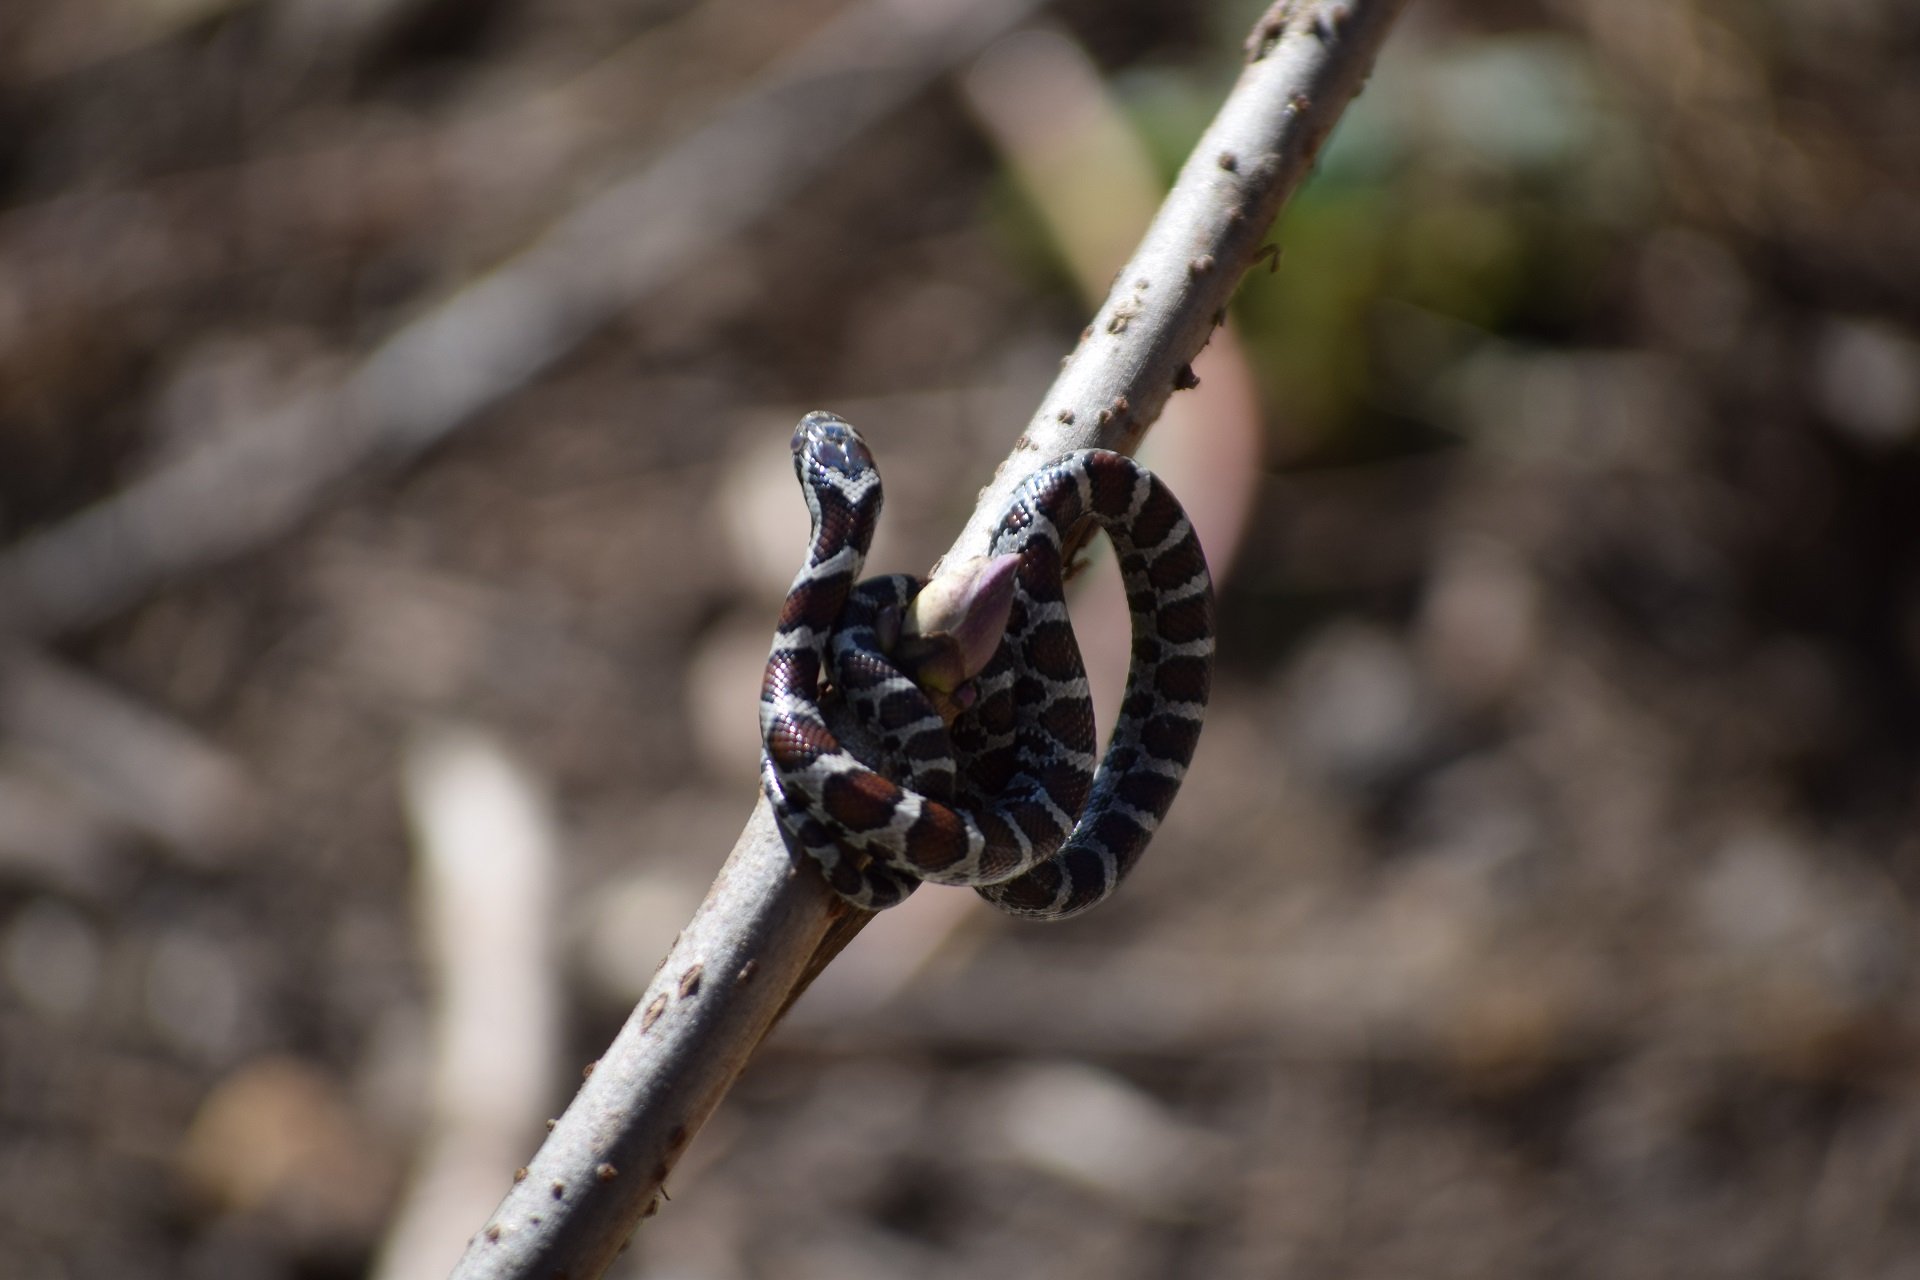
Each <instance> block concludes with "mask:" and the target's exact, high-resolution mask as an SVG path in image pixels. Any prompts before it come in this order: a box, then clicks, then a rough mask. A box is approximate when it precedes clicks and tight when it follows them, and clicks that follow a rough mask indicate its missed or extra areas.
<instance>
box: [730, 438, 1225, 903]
mask: <svg viewBox="0 0 1920 1280" xmlns="http://www.w3.org/2000/svg"><path fill="white" fill-rule="evenodd" d="M793 459H794V471H795V473H796V474H797V475H798V477H799V479H800V486H801V490H802V492H803V493H804V494H805V497H806V502H807V508H808V511H809V513H810V514H811V516H812V520H813V534H812V542H811V544H810V546H809V549H808V553H807V561H806V564H805V565H804V566H802V568H801V570H800V572H799V574H798V576H796V577H795V579H794V582H793V587H792V589H791V590H790V591H789V592H788V595H787V598H786V603H785V605H784V607H783V608H782V610H781V614H780V622H779V627H778V629H777V631H776V632H775V635H774V641H773V651H772V653H771V654H770V655H769V657H768V659H767V667H766V675H765V678H764V680H763V682H762V684H761V690H760V732H761V740H762V744H763V747H764V751H763V753H762V766H761V783H762V786H763V787H764V789H765V791H766V793H767V798H768V800H769V801H771V802H772V805H773V808H774V811H775V813H776V814H777V816H778V817H779V820H780V823H781V826H782V828H783V829H784V831H785V832H786V834H787V837H788V840H789V842H790V843H791V844H792V845H793V846H794V847H795V848H798V849H804V850H805V851H806V852H807V853H809V854H810V855H812V856H813V858H815V859H816V860H817V861H818V862H819V864H820V866H821V868H822V869H823V870H824V872H825V873H826V877H827V881H828V883H829V884H830V885H831V886H832V887H833V889H834V890H835V892H837V893H839V894H840V895H841V896H842V897H843V898H845V899H847V900H848V901H849V902H851V903H853V904H854V905H855V906H859V907H863V908H866V909H869V910H879V909H881V908H883V907H888V906H892V905H893V904H895V903H897V902H898V901H900V899H901V898H903V897H905V896H906V895H907V893H909V892H911V891H912V889H913V887H914V886H915V885H916V884H917V883H918V882H920V881H922V880H929V881H934V882H936V883H941V884H961V885H972V886H973V887H975V888H976V889H977V890H978V891H979V892H980V893H981V895H982V896H984V897H985V898H986V899H987V900H988V901H989V902H991V903H993V904H994V905H995V906H997V907H999V908H1001V909H1002V910H1004V911H1009V912H1012V913H1013V914H1015V915H1022V916H1031V917H1037V918H1043V919H1058V918H1061V917H1065V916H1069V915H1073V914H1076V913H1078V912H1080V911H1084V910H1086V909H1087V908H1088V907H1091V906H1093V905H1094V904H1095V903H1097V902H1099V901H1100V900H1102V899H1103V898H1105V897H1106V896H1107V895H1108V894H1109V893H1111V892H1112V891H1113V889H1114V888H1115V886H1116V885H1118V884H1119V883H1120V880H1121V879H1122V877H1124V876H1125V875H1126V874H1127V872H1128V871H1129V870H1130V869H1131V868H1132V867H1133V865H1134V863H1135V862H1137V861H1138V859H1139V857H1140V855H1141V853H1142V852H1143V851H1144V850H1145V849H1146V846H1147V843H1148V842H1149V841H1150V840H1151V839H1152V838H1153V833H1154V831H1155V830H1156V829H1157V828H1158V826H1159V824H1160V821H1161V819H1162V818H1164V817H1165V816H1166V813H1167V809H1168V807H1169V806H1170V805H1171V804H1172V803H1173V797H1174V794H1175V792H1176V791H1178V790H1179V787H1180V782H1181V780H1182V778H1184V777H1185V775H1186V770H1187V765H1188V763H1189V761H1191V760H1192V758H1193V751H1194V746H1195V744H1196V743H1197V742H1198V740H1199V736H1200V724H1201V718H1202V715H1203V713H1204V711H1205V709H1206V701H1207V693H1208V689H1209V687H1210V685H1211V682H1212V669H1213V585H1212V579H1211V578H1210V577H1209V575H1208V573H1207V564H1206V559H1205V557H1204V556H1203V555H1202V553H1201V550H1200V543H1199V540H1198V538H1196V537H1195V535H1194V531H1193V526H1192V524H1191V523H1189V521H1188V520H1187V516H1186V513H1185V512H1184V511H1183V510H1182V509H1181V507H1180V504H1179V502H1178V501H1177V500H1176V499H1175V498H1174V496H1173V495H1172V493H1170V492H1169V491H1168V490H1167V487H1166V486H1165V485H1164V484H1162V483H1161V481H1160V480H1159V479H1158V478H1156V477H1155V476H1154V475H1153V474H1152V473H1151V472H1149V471H1147V470H1145V469H1144V468H1142V467H1140V466H1139V465H1138V464H1137V463H1135V462H1134V461H1133V460H1132V459H1130V458H1127V457H1125V456H1124V455H1121V454H1117V453H1109V452H1106V451H1104V450H1088V451H1085V452H1081V453H1075V454H1070V455H1068V456H1066V457H1064V458H1062V459H1060V460H1058V461H1056V462H1054V463H1052V464H1050V465H1049V466H1047V467H1044V468H1042V469H1041V470H1040V471H1038V472H1037V473H1035V474H1034V475H1033V476H1031V477H1029V478H1028V479H1027V480H1026V481H1025V482H1024V483H1023V484H1021V486H1020V487H1019V489H1018V490H1016V492H1015V493H1014V495H1013V497H1012V499H1011V500H1010V501H1009V503H1008V505H1007V507H1006V510H1005V512H1004V513H1003V514H1002V515H1001V517H1000V520H999V522H998V524H997V526H996V527H995V532H994V535H993V541H992V548H991V549H992V553H993V554H994V555H1007V554H1014V555H1018V557H1019V564H1018V567H1017V569H1016V570H1015V571H1014V574H1015V587H1014V599H1013V605H1012V609H1011V612H1010V614H1009V616H1008V622H1007V628H1006V632H1005V637H1004V639H1003V640H1002V642H1001V645H1000V648H999V650H998V652H997V653H996V655H995V656H994V658H993V660H992V661H991V662H990V663H989V664H988V665H987V667H986V668H985V670H983V671H982V672H981V673H980V675H979V676H978V678H977V680H976V681H975V689H974V690H972V693H973V694H974V697H973V700H972V701H971V702H970V704H969V705H968V706H967V708H966V709H965V711H964V712H963V713H962V714H961V715H959V717H958V718H956V719H955V720H954V721H953V723H952V724H951V726H948V725H946V724H945V723H944V722H943V721H942V720H941V717H940V716H939V715H938V713H936V712H935V710H934V709H933V707H932V705H931V704H930V703H929V702H928V700H927V699H926V697H925V695H924V694H922V692H921V691H920V690H919V688H918V687H917V686H916V685H915V684H914V683H913V681H912V680H911V679H909V678H908V677H907V676H905V675H904V674H902V673H901V672H900V671H899V670H898V669H897V668H896V667H895V666H894V665H893V663H892V662H891V660H890V659H889V658H888V656H887V653H886V651H885V649H886V644H885V633H886V631H887V630H888V627H887V625H886V623H887V622H888V621H889V620H895V619H897V618H898V616H899V611H900V610H901V609H902V608H903V607H904V606H905V604H906V603H907V601H908V600H910V599H911V597H912V595H913V593H914V592H915V591H917V590H918V589H919V586H920V585H921V584H920V583H919V581H918V580H917V579H914V578H908V577H899V576H896V577H882V578H874V579H870V580H868V581H866V582H860V581H859V576H860V570H861V565H862V563H863V561H864V560H865V558H866V554H867V548H868V546H869V545H870V544H871V542H872V538H873V531H874V525H875V523H876V522H877V521H878V519H879V515H880V502H881V489H880V475H879V472H878V470H876V468H875V466H874V462H873V457H872V454H871V453H870V452H869V451H868V449H867V446H866V443H865V442H864V441H863V440H862V439H861V438H860V435H859V433H858V432H856V431H855V430H854V429H853V428H852V427H851V426H849V425H848V424H847V423H845V422H843V421H841V420H840V419H839V418H837V417H835V416H834V415H832V414H830V413H819V412H816V413H810V414H808V415H806V416H805V417H804V418H802V419H801V420H800V425H799V426H798V427H797V428H796V429H795V430H794V433H793ZM1083 520H1092V521H1094V522H1096V523H1097V524H1099V525H1100V526H1101V527H1102V528H1104V529H1105V530H1106V532H1107V535H1108V537H1109V539H1110V540H1111V541H1112V542H1113V545H1114V549H1115V551H1116V552H1117V553H1118V555H1119V561H1120V569H1121V574H1122V577H1123V579H1124V581H1125V583H1126V591H1127V604H1128V610H1129V613H1130V614H1131V618H1132V627H1133V647H1132V658H1131V662H1130V665H1129V668H1128V673H1127V690H1126V695H1125V699H1124V702H1123V704H1122V707H1121V710H1120V714H1119V717H1118V719H1117V720H1116V722H1115V725H1114V730H1113V734H1112V736H1111V739H1110V740H1109V743H1108V746H1107V750H1106V753H1105V755H1104V756H1103V757H1102V758H1101V759H1100V760H1099V761H1098V762H1097V768H1096V761H1095V759H1094V749H1095V743H1094V725H1093V707H1092V702H1091V699H1090V698H1089V696H1088V692H1087V680H1086V672H1085V670H1084V669H1083V668H1082V666H1081V661H1080V650H1079V646H1078V644H1077V643H1076V642H1075V640H1074V636H1073V630H1072V627H1071V624H1070V623H1069V622H1068V619H1067V611H1066V603H1065V600H1064V598H1063V596H1062V584H1061V575H1062V570H1063V567H1064V566H1063V564H1062V562H1061V557H1062V547H1063V545H1064V543H1065V541H1066V539H1067V538H1068V536H1069V535H1071V534H1072V533H1073V532H1074V530H1075V528H1076V526H1078V525H1079V524H1080V523H1081V521H1083ZM828 685H830V686H831V688H832V689H833V690H834V691H837V692H838V694H839V695H840V696H842V697H844V698H845V699H846V701H847V704H848V707H849V710H850V713H851V714H852V715H853V716H854V717H855V718H856V719H858V720H860V721H863V722H864V724H865V726H866V728H867V729H868V730H869V732H870V736H872V737H874V738H875V739H877V741H878V743H879V746H880V753H881V754H882V755H883V757H884V758H883V759H882V760H881V761H880V766H881V767H880V769H879V770H876V769H874V768H869V767H868V766H867V765H865V764H863V763H861V762H860V761H859V760H857V759H855V758H854V756H853V754H852V753H851V752H850V751H849V750H848V749H847V748H846V747H845V746H843V745H842V743H841V741H840V739H839V737H837V736H836V735H835V734H834V732H833V731H832V729H830V728H829V727H828V724H827V720H826V718H825V717H824V715H823V713H822V711H821V698H822V694H823V690H824V689H825V688H826V686H828Z"/></svg>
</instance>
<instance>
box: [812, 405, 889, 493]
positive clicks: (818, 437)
mask: <svg viewBox="0 0 1920 1280" xmlns="http://www.w3.org/2000/svg"><path fill="white" fill-rule="evenodd" d="M792 449H793V467H794V470H795V471H796V472H798V473H799V474H800V478H801V482H802V483H805V481H806V473H807V470H808V469H809V468H813V469H815V470H817V471H823V472H833V473H835V474H837V475H839V476H843V477H846V478H849V479H851V478H854V477H858V476H861V475H864V474H866V473H868V472H871V471H872V470H873V454H872V453H870V452H869V451H868V450H867V442H866V441H865V440H862V439H861V438H860V433H859V432H858V431H855V430H854V429H853V425H852V424H851V423H849V422H847V421H846V420H844V419H842V418H840V417H838V416H836V415H835V414H831V413H828V412H827V411H826V410H824V409H816V410H814V411H813V412H812V413H809V414H808V415H806V416H805V417H804V418H802V419H800V425H799V426H797V427H795V428H794V429H793V442H792Z"/></svg>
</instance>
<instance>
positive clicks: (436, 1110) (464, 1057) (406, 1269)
mask: <svg viewBox="0 0 1920 1280" xmlns="http://www.w3.org/2000/svg"><path fill="white" fill-rule="evenodd" d="M402 782H403V784H404V785H403V792H404V795H405V799H406V806H407V815H408V819H409V823H410V825H411V826H412V828H413V831H414V847H415V868H416V870H415V875H414V886H415V894H416V897H417V899H418V909H419V913H420V923H421V928H420V933H421V937H422V940H423V944H424V949H425V952H426V957H425V958H426V961H427V966H428V971H429V973H430V974H431V975H432V980H433V987H434V996H433V1012H434V1036H433V1064H432V1085H431V1092H430V1094H429V1096H428V1100H427V1102H428V1116H427V1132H426V1136H425V1139H424V1141H423V1142H422V1143H421V1144H420V1152H419V1154H418V1155H417V1157H416V1158H415V1161H414V1168H413V1173H412V1176H411V1178H410V1179H409V1185H408V1189H407V1193H406V1196H405V1197H404V1198H403V1199H402V1200H401V1202H400V1205H399V1207H398V1208H397V1209H396V1210H395V1212H394V1215H393V1219H392V1221H391V1222H390V1223H389V1224H388V1227H387V1238H386V1240H385V1242H384V1243H383V1244H382V1246H381V1249H380V1258H379V1263H378V1265H377V1266H376V1267H375V1268H374V1270H373V1276H374V1280H412V1278H413V1277H416V1276H435V1275H441V1274H443V1273H444V1272H445V1271H446V1269H447V1268H448V1267H449V1266H450V1265H451V1264H452V1263H453V1262H454V1260H455V1259H457V1258H458V1257H459V1256H460V1251H461V1247H462V1245H463V1244H464V1242H465V1232H466V1231H467V1230H468V1228H469V1227H471V1226H472V1224H473V1220H474V1218H475V1217H476V1216H477V1215H479V1214H482V1213H485V1212H486V1210H487V1206H488V1205H489V1204H490V1203H492V1201H493V1198H494V1195H495V1194H496V1192H497V1185H496V1184H495V1182H494V1178H496V1177H497V1176H498V1170H499V1169H501V1168H502V1167H504V1166H506V1165H507V1164H509V1163H510V1162H512V1161H513V1160H515V1159H517V1158H518V1156H519V1154H520V1152H521V1151H522V1150H524V1149H525V1147H524V1144H525V1143H526V1141H527V1138H528V1137H529V1135H531V1134H532V1133H535V1132H537V1131H538V1128H539V1124H540V1118H541V1117H542V1116H543V1115H544V1114H545V1109H546V1107H547V1106H548V1105H550V1103H551V1101H552V1096H551V1093H550V1090H552V1088H553V1083H554V1075H555V1071H554V1066H555V1057H556V1054H557V1052H558V1047H559V1040H560V1036H559V1022H560V992H559V987H560V976H559V966H558V965H557V964H556V962H555V959H556V958H555V955H554V946H553V940H552V934H553V916H554V906H553V904H554V897H555V894H554V878H555V871H556V867H557V864H558V862H559V859H560V851H559V844H560V839H559V835H558V832H557V830H556V825H555V822H554V820H553V817H552V815H551V813H550V812H549V805H548V803H547V800H546V797H545V795H544V794H543V791H542V788H541V787H540V786H539V785H538V782H537V780H536V779H534V778H533V777H532V776H531V775H529V774H528V772H527V771H526V769H525V768H524V766H522V765H521V764H520V763H519V762H518V761H516V760H515V759H513V758H512V757H511V756H510V755H509V754H508V753H507V752H506V750H505V749H504V748H503V747H502V746H501V745H500V744H499V743H498V742H495V741H494V740H493V739H492V738H491V737H489V736H487V735H485V734H482V733H480V732H478V731H477V730H470V729H454V728H450V727H444V726H439V727H434V728H432V729H430V730H428V731H427V732H424V733H421V734H419V735H417V736H416V737H415V738H414V740H413V741H412V742H410V743H409V744H408V746H407V752H406V757H405V771H404V774H403V777H402Z"/></svg>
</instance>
